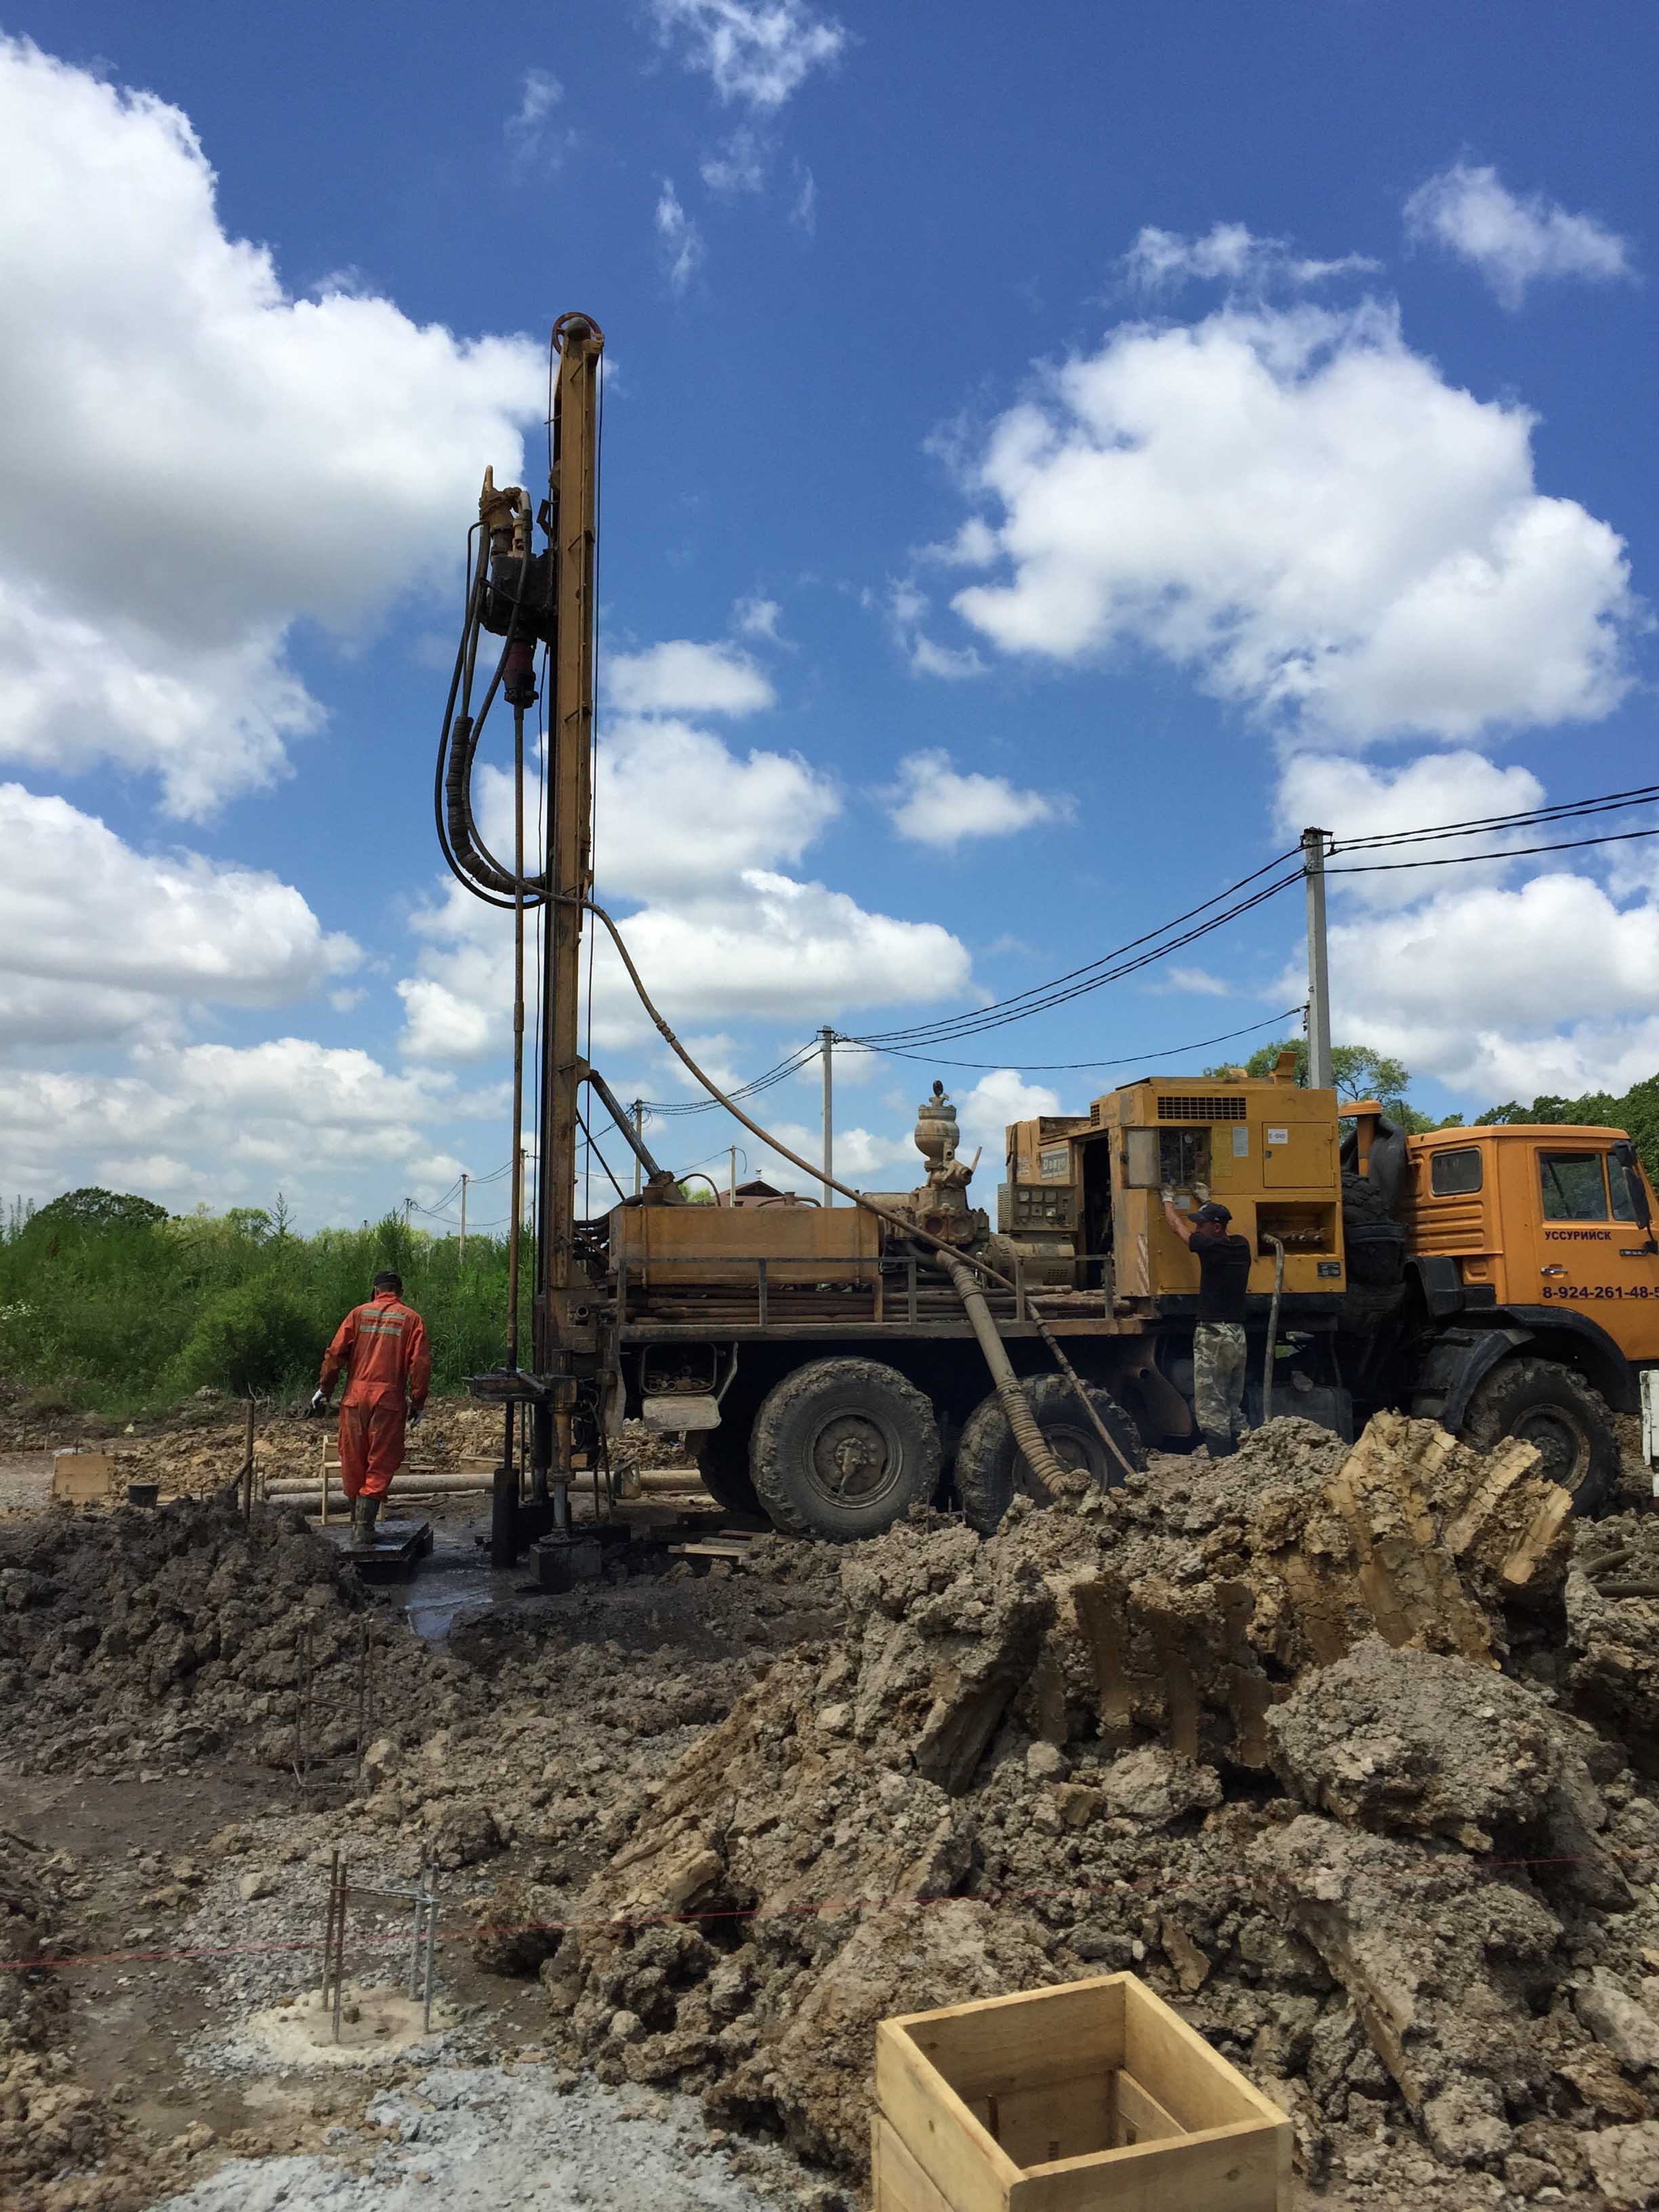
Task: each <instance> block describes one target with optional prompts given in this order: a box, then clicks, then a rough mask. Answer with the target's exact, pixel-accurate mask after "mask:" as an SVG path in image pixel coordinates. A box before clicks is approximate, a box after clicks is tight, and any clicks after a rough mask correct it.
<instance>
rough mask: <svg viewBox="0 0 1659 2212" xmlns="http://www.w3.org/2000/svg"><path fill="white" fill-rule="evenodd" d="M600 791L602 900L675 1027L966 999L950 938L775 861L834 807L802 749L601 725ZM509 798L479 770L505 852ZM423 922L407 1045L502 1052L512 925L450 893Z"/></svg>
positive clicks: (680, 729)
mask: <svg viewBox="0 0 1659 2212" xmlns="http://www.w3.org/2000/svg"><path fill="white" fill-rule="evenodd" d="M596 784H597V808H596V834H595V854H594V858H595V874H596V880H597V884H598V889H599V897H600V899H601V901H602V902H613V901H614V902H621V901H628V900H637V901H640V902H642V903H641V905H640V906H639V908H637V910H636V911H635V912H634V913H632V914H630V915H625V916H620V917H619V921H620V926H621V927H622V930H623V935H624V936H625V937H626V939H627V940H628V944H629V950H630V951H632V953H633V955H634V957H635V960H636V961H637V963H638V964H639V967H640V969H641V973H642V975H644V977H645V981H646V984H647V988H648V989H649V990H650V992H651V994H652V995H653V998H654V999H655V1000H657V1002H658V1004H659V1006H661V1007H662V1009H663V1011H664V1012H665V1014H666V1015H667V1016H668V1018H669V1019H670V1020H671V1021H672V1022H674V1023H675V1024H676V1026H680V1025H682V1024H697V1025H700V1026H701V1027H702V1028H705V1029H708V1030H721V1029H722V1028H723V1026H724V1025H725V1024H729V1023H732V1022H733V1021H737V1020H740V1019H745V1018H747V1019H751V1020H767V1021H779V1022H781V1023H783V1024H786V1025H788V1026H799V1028H800V1030H801V1031H802V1033H803V1034H804V1033H805V1031H806V1030H811V1029H814V1028H817V1026H819V1025H820V1024H823V1023H824V1022H826V1021H836V1020H839V1019H841V1018H846V1017H850V1015H851V1014H852V1013H853V1012H855V1011H857V1010H860V1009H866V1008H872V1007H878V1006H900V1005H909V1004H920V1003H933V1002H937V1001H938V1000H941V999H959V998H961V997H963V995H965V994H966V993H967V991H968V989H969V986H970V982H971V962H970V959H969V953H968V951H967V948H966V947H965V946H964V945H963V944H962V942H961V941H960V939H957V937H955V936H953V935H952V934H951V933H950V932H949V931H948V930H945V929H943V928H941V927H939V925H938V924H937V923H934V922H913V921H906V920H903V919H902V918H900V917H896V916H894V915H884V914H879V913H874V912H872V911H870V910H869V909H868V908H865V907H862V906H860V904H859V902H857V901H856V900H855V899H854V898H851V897H849V896H848V895H847V894H846V893H845V892H842V891H838V890H834V889H833V888H831V887H830V886H829V885H826V884H822V883H817V882H812V881H802V880H799V879H798V878H796V877H795V876H794V875H793V874H791V873H788V872H786V870H785V866H783V865H781V864H788V866H794V865H795V864H797V863H799V860H801V858H802V857H803V856H804V854H805V852H806V851H807V849H808V848H809V847H810V846H811V844H812V842H814V841H815V840H816V839H817V837H818V836H820V835H821V834H822V832H823V829H825V828H826V827H827V826H828V824H829V823H830V822H831V821H832V820H833V819H834V818H835V817H836V814H837V813H838V812H839V811H840V805H841V801H840V798H839V794H838V793H837V792H836V788H835V787H834V785H833V784H832V783H831V782H830V781H829V779H828V778H827V777H825V776H823V775H822V774H820V773H819V772H818V771H817V769H813V768H812V767H811V766H810V764H809V763H806V762H805V761H803V760H801V759H800V758H799V757H798V756H795V755H792V754H784V753H778V752H772V751H768V750H760V749H757V750H751V751H749V752H747V753H740V752H738V751H736V750H733V749H732V748H731V747H730V746H728V745H727V744H725V742H724V741H723V740H722V739H721V738H719V737H717V736H715V735H714V733H713V732H709V731H707V730H700V729H698V728H696V726H694V725H692V724H690V723H687V722H684V721H683V720H678V719H676V718H671V717H666V718H650V717H634V718H628V719H624V720H622V721H620V722H618V723H617V724H615V725H614V726H611V727H608V728H607V730H606V732H605V737H604V739H603V740H602V742H601V744H600V746H599V756H598V764H597V769H596ZM509 801H510V793H509V789H508V784H507V777H506V776H505V775H501V774H500V773H499V772H497V771H494V770H486V771H484V772H483V774H481V775H480V777H479V780H478V787H477V805H478V809H479V814H480V818H481V823H482V826H483V832H484V836H485V838H486V841H487V842H490V843H491V844H493V845H494V846H495V849H497V850H500V849H501V848H502V844H503V842H504V841H505V838H506V836H507V810H508V805H509ZM416 929H417V933H418V934H419V936H420V938H421V939H422V951H421V953H420V955H419V957H418V958H417V960H416V963H415V969H414V972H413V973H412V974H411V975H407V976H405V977H404V978H403V979H402V980H401V981H399V983H398V992H399V994H401V996H402V998H403V1000H404V1012H405V1028H404V1049H405V1050H406V1051H407V1052H408V1053H409V1054H410V1056H411V1058H413V1059H416V1060H426V1061H448V1060H482V1059H484V1058H485V1057H487V1056H489V1054H494V1053H496V1052H499V1051H500V1050H501V1047H502V1045H503V1042H505V1039H506V1030H507V1014H508V1009H509V1007H510V1005H511V996H510V981H509V975H510V968H509V963H510V942H511V940H510V933H509V929H508V927H507V921H506V918H505V917H503V916H502V915H498V914H495V913H494V912H493V911H491V910H490V909H489V908H485V907H483V906H482V905H480V904H479V903H478V902H477V901H476V900H473V899H471V898H469V897H467V896H465V893H463V892H462V891H460V890H459V888H458V887H457V888H454V889H452V890H449V891H448V892H447V895H446V896H445V898H444V900H443V902H441V904H440V905H439V906H438V907H436V908H434V909H433V910H431V911H430V912H428V914H426V915H424V916H422V917H419V918H418V919H417V922H416ZM597 944H598V951H597V956H596V961H595V967H594V1017H593V1034H594V1037H595V1040H596V1043H597V1044H598V1045H599V1047H600V1048H603V1049H605V1050H606V1051H613V1050H620V1049H623V1048H629V1049H632V1048H634V1047H635V1046H636V1045H638V1044H640V1043H641V1042H644V1041H645V1040H646V1039H647V1038H648V1037H649V1036H650V1035H651V1032H650V1029H649V1025H648V1024H647V1021H646V1019H645V1018H644V1016H643V1014H642V1013H641V1010H640V1006H639V1003H638V1000H637V999H636V998H635V994H634V991H633V988H632V986H631V985H630V984H629V981H628V980H627V978H626V976H625V975H624V974H623V970H622V968H621V966H620V963H618V962H617V959H616V957H615V955H614V953H613V952H612V951H611V948H610V946H609V944H608V941H607V939H606V938H605V934H604V933H603V931H601V932H600V933H599V938H598V940H597Z"/></svg>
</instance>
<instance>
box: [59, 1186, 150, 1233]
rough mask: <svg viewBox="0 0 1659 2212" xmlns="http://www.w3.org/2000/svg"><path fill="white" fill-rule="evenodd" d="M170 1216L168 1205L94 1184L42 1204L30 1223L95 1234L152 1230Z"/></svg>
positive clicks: (68, 1191) (66, 1192) (65, 1193)
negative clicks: (168, 1214)
mask: <svg viewBox="0 0 1659 2212" xmlns="http://www.w3.org/2000/svg"><path fill="white" fill-rule="evenodd" d="M166 1219H167V1208H166V1206H157V1205H156V1204H155V1200H153V1199H149V1198H136V1197H135V1196H134V1195H133V1194H132V1193H131V1191H125V1190H120V1191H118V1190H101V1189H100V1188H98V1187H97V1186H96V1185H94V1186H92V1187H91V1188H88V1189H86V1190H66V1191H65V1192H64V1195H63V1196H62V1197H61V1198H54V1199H53V1200H52V1203H51V1205H50V1206H42V1207H41V1208H40V1212H38V1213H37V1214H35V1215H34V1216H33V1218H32V1221H31V1226H32V1227H33V1228H34V1229H35V1230H37V1231H38V1230H40V1229H48V1230H54V1231H56V1230H64V1229H71V1230H82V1231H92V1232H93V1233H94V1235H96V1234H100V1233H102V1232H103V1231H107V1230H112V1229H114V1230H119V1229H150V1228H153V1227H154V1226H155V1224H156V1223H157V1222H159V1221H165V1220H166Z"/></svg>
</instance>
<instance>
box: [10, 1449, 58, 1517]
mask: <svg viewBox="0 0 1659 2212" xmlns="http://www.w3.org/2000/svg"><path fill="white" fill-rule="evenodd" d="M51 1503H52V1454H51V1453H50V1452H0V1513H40V1512H44V1511H45V1510H46V1507H47V1506H48V1505H49V1504H51Z"/></svg>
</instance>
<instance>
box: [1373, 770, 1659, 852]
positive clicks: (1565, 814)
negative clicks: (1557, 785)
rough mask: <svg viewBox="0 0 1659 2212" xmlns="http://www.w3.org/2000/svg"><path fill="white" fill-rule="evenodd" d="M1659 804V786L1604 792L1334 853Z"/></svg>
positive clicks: (1392, 834)
mask: <svg viewBox="0 0 1659 2212" xmlns="http://www.w3.org/2000/svg"><path fill="white" fill-rule="evenodd" d="M1656 800H1659V784H1652V783H1650V784H1638V785H1636V786H1635V787H1633V788H1632V789H1631V790H1629V791H1610V792H1604V793H1601V794H1600V795H1599V796H1597V797H1595V798H1590V799H1563V800H1561V801H1560V802H1559V804H1558V805H1551V806H1535V807H1527V808H1524V809H1522V811H1520V812H1518V813H1515V814H1486V815H1478V816H1471V817H1468V819H1466V820H1464V821H1461V822H1440V823H1427V824H1425V826H1424V827H1423V828H1422V829H1387V830H1379V831H1378V832H1377V833H1376V836H1370V837H1340V838H1336V839H1334V841H1333V843H1332V850H1333V851H1334V852H1345V853H1353V852H1360V851H1364V850H1368V849H1370V848H1379V847H1382V846H1385V845H1413V844H1420V843H1425V842H1431V841H1432V840H1436V839H1440V838H1446V837H1465V836H1478V835H1480V834H1482V833H1485V832H1496V831H1498V830H1502V829H1529V828H1534V827H1536V828H1542V827H1543V826H1544V825H1545V824H1546V823H1552V822H1571V821H1577V820H1581V819H1583V817H1586V816H1589V815H1591V814H1607V813H1611V812H1612V811H1613V809H1614V808H1616V807H1620V806H1638V805H1650V804H1652V803H1653V802H1654V801H1656Z"/></svg>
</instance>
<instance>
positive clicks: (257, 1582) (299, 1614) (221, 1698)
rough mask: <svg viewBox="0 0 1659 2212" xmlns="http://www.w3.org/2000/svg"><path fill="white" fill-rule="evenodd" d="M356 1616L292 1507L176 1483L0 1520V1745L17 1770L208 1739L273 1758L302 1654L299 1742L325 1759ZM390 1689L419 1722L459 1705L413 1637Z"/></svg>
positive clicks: (175, 1754)
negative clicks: (93, 1509) (134, 1506)
mask: <svg viewBox="0 0 1659 2212" xmlns="http://www.w3.org/2000/svg"><path fill="white" fill-rule="evenodd" d="M370 1615H371V1608H370V1607H369V1605H368V1601H367V1600H366V1599H365V1598H364V1596H363V1595H362V1592H361V1591H360V1590H359V1589H357V1588H356V1584H355V1583H354V1582H353V1580H352V1579H351V1578H350V1577H349V1575H348V1574H347V1573H345V1572H343V1570H342V1568H341V1565H340V1563H339V1557H338V1554H337V1553H336V1552H334V1551H333V1550H332V1549H331V1547H329V1546H328V1545H327V1544H325V1542H323V1541H322V1540H321V1539H320V1538H319V1537H317V1536H315V1535H313V1534H311V1533H310V1532H309V1531H308V1530H307V1528H306V1527H305V1524H304V1522H303V1521H302V1520H301V1517H300V1516H298V1515H297V1514H292V1513H280V1512H267V1511H264V1510H259V1511H257V1512H256V1513H255V1515H254V1517H253V1520H252V1523H251V1524H248V1525H246V1526H245V1525H244V1523H243V1522H242V1521H241V1520H240V1517H239V1516H237V1515H236V1514H235V1513H234V1512H233V1511H232V1510H229V1509H228V1507H226V1506H223V1505H220V1504H204V1503H199V1502H196V1501H192V1500H188V1499H180V1500H179V1501H177V1502H176V1503H174V1504H169V1505H166V1506H163V1507H162V1508H161V1509H160V1510H156V1511H143V1510H131V1509H124V1510H120V1511H118V1512H115V1513H112V1514H107V1515H100V1516H76V1515H71V1514H66V1513H54V1514H51V1515H47V1516H43V1517H36V1518H34V1519H32V1520H28V1521H15V1522H7V1523H4V1524H0V1753H3V1755H4V1756H6V1757H8V1758H9V1759H11V1760H12V1761H13V1762H14V1763H15V1765H17V1766H18V1767H19V1768H20V1769H21V1771H25V1772H57V1771H65V1770H70V1769H72V1770H74V1771H76V1772H80V1773H86V1774H106V1773H123V1772H127V1771H131V1770H132V1769H133V1767H134V1766H135V1765H136V1764H137V1765H142V1763H143V1762H146V1761H148V1762H151V1763H155V1764H164V1765H168V1766H174V1767H177V1766H180V1765H185V1764H186V1763H188V1762H191V1761H192V1760H194V1759H197V1758H199V1757H201V1756H203V1755H204V1754H206V1753H213V1752H218V1753H228V1754H229V1755H231V1756H233V1757H237V1758H243V1759H250V1760H253V1761H255V1762H258V1763H262V1764H264V1765H272V1766H283V1765H287V1764H288V1763H289V1760H290V1759H292V1757H293V1755H294V1750H295V1717H296V1715H297V1713H298V1711H299V1709H300V1705H301V1687H302V1678H303V1675H304V1673H305V1671H306V1668H307V1664H308V1666H309V1669H310V1674H311V1693H310V1706H311V1718H310V1722H309V1725H308V1729H307V1735H308V1738H309V1741H308V1745H307V1749H308V1753H309V1755H310V1756H311V1757H312V1758H313V1759H327V1758H330V1757H337V1756H339V1755H341V1754H343V1753H344V1752H345V1751H346V1750H347V1749H348V1747H351V1748H353V1749H355V1747H356V1724H357V1723H356V1717H357V1695H356V1685H357V1679H358V1674H359V1671H360V1668H361V1663H362V1650H363V1638H364V1632H365V1623H366V1621H367V1620H368V1619H369V1618H370ZM381 1633H382V1635H383V1636H384V1634H385V1631H384V1629H382V1631H381ZM307 1649H308V1658H307ZM398 1700H399V1705H400V1709H401V1710H402V1711H404V1712H406V1713H410V1714H413V1715H416V1716H417V1717H418V1722H419V1724H420V1725H422V1726H423V1727H426V1728H430V1727H433V1726H441V1725H442V1724H443V1723H444V1721H445V1719H446V1717H447V1716H448V1715H449V1714H451V1713H452V1712H454V1711H458V1710H459V1694H458V1688H457V1683H456V1676H455V1670H454V1668H453V1667H452V1666H451V1665H450V1663H449V1662H447V1660H446V1659H444V1658H442V1657H440V1656H435V1655H434V1654H432V1653H431V1652H429V1651H428V1650H426V1649H425V1648H424V1647H422V1646H418V1645H416V1646H413V1647H411V1648H410V1649H409V1650H407V1651H403V1650H400V1652H399V1656H398ZM413 1724H414V1723H410V1725H413Z"/></svg>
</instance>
